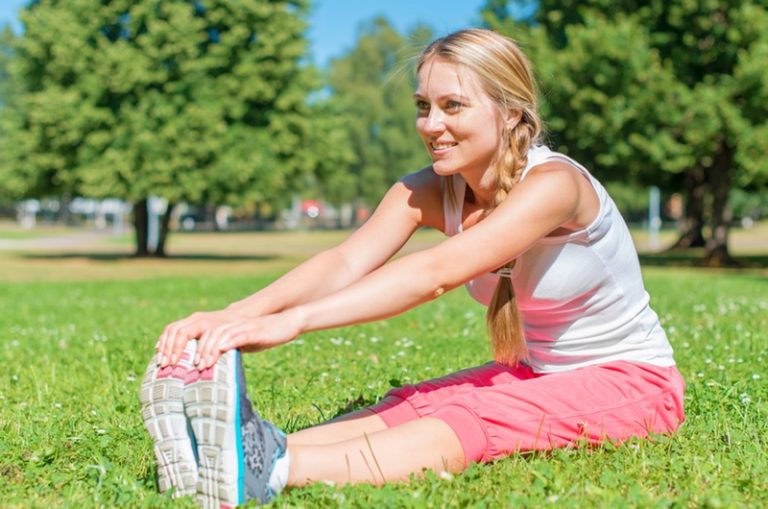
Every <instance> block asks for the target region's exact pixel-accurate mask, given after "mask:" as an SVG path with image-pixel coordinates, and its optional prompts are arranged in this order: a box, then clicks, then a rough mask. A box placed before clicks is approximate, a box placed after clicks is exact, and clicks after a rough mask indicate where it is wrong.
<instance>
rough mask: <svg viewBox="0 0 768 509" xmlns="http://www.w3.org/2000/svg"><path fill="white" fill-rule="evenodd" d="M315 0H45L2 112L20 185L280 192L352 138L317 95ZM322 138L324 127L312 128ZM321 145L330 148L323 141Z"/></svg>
mask: <svg viewBox="0 0 768 509" xmlns="http://www.w3.org/2000/svg"><path fill="white" fill-rule="evenodd" d="M307 10H308V1H307V0H291V1H283V2H262V1H255V0H239V1H226V2H224V1H218V0H201V1H199V2H188V1H184V0H172V1H159V0H141V1H130V2H128V1H117V2H106V3H105V2H100V1H97V0H74V1H68V2H58V1H53V0H49V1H42V2H34V3H33V4H32V5H30V6H29V7H28V8H27V9H25V11H23V13H22V20H23V22H24V25H25V30H24V34H23V36H22V37H20V39H19V42H18V44H17V45H16V48H15V49H16V55H17V58H15V59H14V62H13V67H12V69H13V73H14V75H15V76H17V77H18V78H19V79H20V80H21V81H22V82H23V84H24V93H23V94H22V95H21V96H20V97H18V99H17V100H16V101H15V102H14V104H13V105H12V106H13V107H12V108H9V109H10V110H11V111H9V112H7V114H6V115H4V124H3V125H4V133H3V134H4V136H3V138H2V140H1V141H0V143H2V153H3V156H2V164H3V166H2V168H4V169H3V170H0V171H2V172H3V179H2V182H3V183H2V184H0V186H3V187H5V191H6V192H7V193H11V194H13V195H15V196H29V195H40V194H46V193H70V194H73V193H75V192H76V193H79V194H84V195H87V196H93V197H106V196H115V197H120V198H124V199H126V200H129V201H133V202H136V201H139V200H141V199H144V198H146V197H147V196H150V195H153V196H159V197H163V198H166V199H168V200H169V201H170V202H172V203H174V202H179V201H187V202H192V203H200V204H202V203H213V204H222V203H230V204H235V205H242V204H245V203H248V204H253V203H280V202H285V201H286V200H287V193H286V192H287V191H290V190H294V189H296V188H297V187H299V186H301V185H302V184H304V183H305V181H306V180H307V179H308V178H309V177H310V176H311V175H312V173H313V172H314V171H316V169H317V167H318V166H319V164H320V163H319V162H318V161H324V162H325V164H333V163H336V162H339V161H342V162H343V161H344V160H345V158H347V159H348V156H347V155H345V154H344V150H343V145H342V147H341V148H338V146H337V145H328V146H322V147H318V143H317V140H316V135H315V134H314V133H315V132H317V131H318V130H323V129H327V130H329V131H331V136H337V135H336V134H335V133H334V129H333V127H332V126H331V127H330V128H329V122H328V121H327V120H326V119H324V118H318V117H320V116H322V114H323V113H324V112H323V110H321V109H318V108H315V107H313V105H311V104H309V103H308V101H307V97H308V94H309V93H310V92H312V91H313V90H315V89H316V88H317V86H318V83H319V81H318V77H317V76H316V73H315V72H314V71H313V70H312V69H311V68H308V67H307V66H306V65H304V64H303V63H302V59H303V58H304V57H305V55H306V52H307V43H306V40H305V38H304V35H303V34H304V32H305V30H306V28H307V26H306V22H305V17H306V13H307ZM313 140H314V141H313ZM318 148H322V150H321V153H320V154H316V153H314V151H316V150H317V149H318Z"/></svg>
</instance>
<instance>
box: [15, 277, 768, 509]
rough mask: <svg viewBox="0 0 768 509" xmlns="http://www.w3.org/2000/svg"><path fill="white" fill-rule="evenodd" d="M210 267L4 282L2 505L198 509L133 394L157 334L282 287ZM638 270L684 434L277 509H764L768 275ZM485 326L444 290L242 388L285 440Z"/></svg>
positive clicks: (441, 360)
mask: <svg viewBox="0 0 768 509" xmlns="http://www.w3.org/2000/svg"><path fill="white" fill-rule="evenodd" d="M93 263H98V262H93ZM173 263H175V262H171V265H172V264H173ZM251 263H255V262H251ZM218 266H221V263H220V262H215V263H212V264H211V263H210V262H209V268H210V269H211V270H210V271H209V272H208V273H207V274H204V275H198V276H194V277H193V276H178V275H174V276H169V277H153V278H152V279H134V280H110V279H108V278H105V279H103V280H100V281H90V282H89V281H77V280H75V281H59V282H51V281H24V282H10V283H1V284H0V306H1V308H2V310H3V313H2V315H0V361H2V363H3V367H4V369H3V370H2V374H0V437H1V438H0V501H2V504H0V505H2V506H3V507H50V506H54V507H56V506H65V507H115V506H119V507H172V506H173V507H195V504H194V502H193V501H192V500H185V501H182V502H181V503H175V502H172V501H171V500H170V499H168V498H166V497H163V496H160V495H158V494H157V492H156V486H155V483H156V477H155V471H154V464H153V457H152V453H151V444H150V440H149V438H148V437H147V435H146V434H145V432H144V429H143V426H142V422H141V418H140V415H139V405H138V400H137V392H138V388H139V384H140V382H141V377H142V374H143V372H144V368H145V365H146V362H147V360H148V358H149V356H150V355H151V353H152V346H153V344H154V339H155V337H156V336H157V334H158V333H159V332H160V330H161V328H162V326H163V325H164V324H165V323H167V322H168V321H170V320H173V319H175V318H178V317H180V316H182V315H185V314H187V313H189V312H191V311H193V310H197V309H201V308H215V307H218V306H223V305H225V304H226V303H228V302H230V301H231V300H233V299H235V298H238V297H240V296H242V295H244V294H246V293H249V292H251V291H252V290H254V289H255V288H258V287H261V286H263V285H264V284H266V283H267V282H268V281H269V280H271V279H272V278H274V277H276V276H277V275H278V273H277V272H275V271H274V270H273V271H272V272H271V273H265V274H261V275H260V274H258V273H253V274H251V275H247V276H243V275H235V274H230V273H225V275H218V276H217V275H215V274H211V272H215V268H216V267H218ZM134 269H135V267H134ZM126 270H127V271H130V270H133V269H130V268H129V269H126ZM148 274H149V275H152V274H153V273H152V272H149V273H148ZM645 275H646V279H647V286H648V288H649V291H650V293H651V295H652V303H653V305H654V307H655V308H656V310H657V311H658V312H659V315H660V316H661V318H662V321H663V323H664V324H665V326H666V327H667V330H668V332H669V336H670V340H671V341H672V343H673V346H674V348H675V352H676V358H677V361H678V364H679V367H680V370H681V372H682V373H683V375H684V376H685V378H686V380H687V382H688V391H687V395H686V407H687V414H688V419H687V421H686V423H685V424H684V425H683V427H682V428H681V430H680V431H679V432H678V433H677V434H676V435H674V436H672V437H656V438H655V439H654V440H645V441H640V440H638V441H631V442H630V443H627V444H624V445H622V446H619V447H612V446H606V447H604V448H602V449H599V450H588V449H580V450H562V451H555V452H553V453H549V454H533V455H528V456H515V457H511V458H508V459H505V460H501V461H497V462H495V463H492V464H489V465H482V466H480V465H475V466H472V467H471V468H469V469H468V470H467V471H466V472H465V473H464V474H462V475H457V476H455V477H454V478H453V479H452V480H443V479H440V478H436V477H435V476H428V477H427V478H426V479H424V480H414V481H412V482H411V483H410V484H399V485H388V486H385V487H383V488H373V487H369V486H357V487H344V488H340V489H336V488H332V487H329V486H325V485H316V486H312V487H310V488H307V489H302V490H294V491H292V492H288V493H286V494H283V495H281V496H280V497H278V499H277V500H276V502H275V503H274V505H275V506H281V507H282V506H290V507H326V506H343V507H470V506H471V507H518V506H522V507H547V506H550V507H574V508H575V507H620V506H621V507H759V506H765V505H768V496H767V495H766V493H768V476H767V475H766V472H768V460H767V459H766V450H768V425H766V422H767V421H768V385H767V384H766V380H767V379H768V373H766V370H765V367H764V366H765V364H766V360H768V342H766V336H765V334H766V333H765V331H766V330H768V280H766V279H765V277H764V274H761V273H737V272H730V273H713V272H703V271H695V270H689V269H674V268H672V269H670V268H655V267H654V268H648V269H646V270H645ZM483 329H484V327H483V309H482V308H481V307H480V306H479V305H476V304H474V303H473V302H472V301H471V300H470V299H469V298H468V297H467V296H466V295H465V294H464V292H463V291H456V292H452V293H450V294H448V295H446V296H445V297H444V298H442V299H439V300H437V301H435V302H433V303H430V304H428V305H426V306H423V307H421V308H418V309H416V310H413V311H412V312H409V313H407V314H405V315H402V316H400V317H397V318H395V319H391V320H388V321H384V322H379V323H375V324H369V325H364V326H356V327H352V328H348V329H344V330H335V331H325V332H321V333H314V334H309V335H306V336H305V337H302V338H300V340H298V341H297V342H295V343H293V344H291V345H288V346H285V347H282V348H279V349H275V350H271V351H268V352H264V353H261V354H253V355H249V356H247V357H246V359H245V365H246V374H247V377H248V384H249V390H250V392H251V395H252V398H253V400H254V403H255V404H256V406H257V408H259V409H260V411H261V412H262V413H263V414H264V416H265V417H267V418H269V419H271V420H273V421H274V422H276V423H278V424H279V425H280V426H282V427H284V428H285V429H286V430H287V431H294V430H297V429H301V428H303V427H306V426H308V425H311V424H315V423H318V422H321V421H323V420H324V419H327V418H330V417H333V416H335V415H337V414H339V413H340V412H342V411H344V410H348V409H352V408H357V407H359V406H362V405H366V404H370V403H373V402H375V401H376V400H377V399H378V398H380V397H381V396H382V395H383V394H384V393H385V392H386V391H387V390H388V389H389V388H390V387H391V386H393V385H399V384H402V383H409V382H415V381H418V380H421V379H424V378H429V377H435V376H439V375H442V374H444V373H447V372H450V371H453V370H456V369H460V368H462V367H466V366H470V365H475V364H478V363H481V362H483V361H485V360H486V359H487V356H488V348H487V346H486V342H485V339H484V331H483Z"/></svg>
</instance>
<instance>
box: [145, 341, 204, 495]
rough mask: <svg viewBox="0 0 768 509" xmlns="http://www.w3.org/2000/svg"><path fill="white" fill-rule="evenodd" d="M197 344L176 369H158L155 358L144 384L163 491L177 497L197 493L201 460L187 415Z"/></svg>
mask: <svg viewBox="0 0 768 509" xmlns="http://www.w3.org/2000/svg"><path fill="white" fill-rule="evenodd" d="M196 348H197V341H189V342H188V343H187V346H186V347H185V348H184V352H183V353H182V356H181V360H180V361H179V363H178V364H177V365H176V366H166V367H164V368H160V367H159V366H158V364H159V363H158V357H157V355H155V356H154V357H153V358H152V360H151V361H150V362H149V366H147V372H146V374H145V375H144V379H143V380H142V382H141V392H140V394H139V399H140V400H141V416H142V417H143V418H144V425H145V426H146V428H147V431H148V432H149V436H150V437H152V440H153V441H154V443H155V444H154V451H155V457H156V459H157V484H158V488H159V489H160V492H161V493H163V492H165V491H167V490H170V489H174V490H175V491H174V492H173V496H174V497H182V496H185V495H194V494H195V492H196V490H197V458H196V457H195V455H196V450H195V445H194V436H193V435H192V433H191V429H190V427H189V420H188V419H187V417H186V415H185V414H184V400H183V395H184V381H185V379H186V377H187V374H188V373H189V372H190V371H192V370H194V368H193V367H192V360H193V359H194V358H195V350H196Z"/></svg>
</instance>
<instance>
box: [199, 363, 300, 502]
mask: <svg viewBox="0 0 768 509" xmlns="http://www.w3.org/2000/svg"><path fill="white" fill-rule="evenodd" d="M184 409H185V412H186V414H187V415H188V416H189V420H190V423H191V426H192V431H193V433H194V435H195V439H196V442H197V451H198V459H199V467H198V480H197V497H198V501H199V502H200V504H201V505H202V507H203V508H204V509H214V508H215V509H220V508H227V507H234V506H236V505H239V504H242V503H245V502H247V501H248V500H251V499H256V500H258V501H259V502H261V503H266V502H268V501H270V500H272V499H273V498H274V497H275V495H276V493H275V492H274V490H273V489H272V488H271V487H270V486H269V478H270V475H271V473H272V470H273V468H274V466H275V462H276V461H277V459H279V458H281V457H283V456H284V455H285V452H286V438H285V434H283V433H282V432H281V431H280V430H278V429H277V428H276V427H275V426H274V425H273V424H271V423H270V422H267V421H265V420H263V419H261V418H260V417H259V415H258V414H257V413H256V412H255V411H254V410H253V407H252V405H251V401H250V400H249V399H248V395H247V394H246V392H245V377H244V375H243V366H242V356H241V354H240V351H238V350H230V351H228V352H226V353H224V354H223V355H222V356H221V357H220V358H219V360H218V361H217V363H216V364H215V365H214V366H212V367H210V368H208V369H206V370H203V371H197V370H194V371H193V372H190V374H189V375H188V376H187V381H186V385H185V387H184Z"/></svg>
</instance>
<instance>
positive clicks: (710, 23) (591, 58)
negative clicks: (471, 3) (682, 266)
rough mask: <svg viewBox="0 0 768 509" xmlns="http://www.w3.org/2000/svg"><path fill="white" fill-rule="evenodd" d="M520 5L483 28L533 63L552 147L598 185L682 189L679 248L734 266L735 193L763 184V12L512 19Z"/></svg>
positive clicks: (644, 7)
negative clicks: (694, 248)
mask: <svg viewBox="0 0 768 509" xmlns="http://www.w3.org/2000/svg"><path fill="white" fill-rule="evenodd" d="M521 3H525V2H507V1H503V0H491V1H489V2H488V4H487V6H486V9H485V13H484V14H485V19H486V21H487V22H488V24H489V25H490V26H491V27H492V28H495V29H497V30H500V31H502V32H504V33H507V34H508V35H510V36H512V37H513V38H515V39H518V40H521V41H522V42H523V44H524V46H525V49H526V50H527V51H528V52H529V54H530V55H531V57H532V60H533V61H534V67H535V68H536V71H537V74H538V76H539V79H540V82H541V84H542V92H543V94H542V95H543V97H544V116H545V120H546V121H547V122H548V124H549V128H550V133H551V137H552V139H553V141H554V142H555V144H556V145H557V146H558V147H559V148H561V149H562V150H564V151H566V152H568V153H570V154H573V155H574V156H575V157H577V158H578V159H580V160H582V161H583V162H585V163H586V164H588V165H589V166H591V167H592V168H593V169H594V170H595V171H596V172H597V173H598V174H599V175H600V176H601V177H603V178H607V179H616V180H622V179H624V180H631V181H634V182H638V183H644V184H651V183H653V184H656V185H660V186H662V187H664V188H666V189H667V190H669V191H682V192H683V193H684V195H685V197H686V219H687V221H686V225H685V229H684V231H683V232H682V235H681V239H680V242H679V244H680V245H682V246H689V245H701V244H704V243H706V246H707V250H708V259H709V261H710V262H711V263H712V264H720V263H725V262H727V261H728V259H729V252H728V231H729V227H730V223H731V211H730V207H729V205H728V198H729V194H730V191H731V189H733V188H734V187H736V186H741V187H748V188H752V189H760V188H764V187H765V185H766V183H768V162H766V160H765V158H764V157H763V155H764V154H765V153H766V152H768V70H767V69H768V68H766V66H765V62H766V61H768V59H767V58H766V57H767V56H768V14H767V13H766V6H765V4H764V2H761V1H755V0H734V1H729V2H719V1H715V0H707V1H702V2H684V1H663V0H652V1H650V2H638V1H634V0H627V1H622V2H613V1H608V0H585V1H581V0H580V1H578V2H577V1H575V0H542V1H540V2H538V6H537V8H536V9H535V10H533V13H532V15H531V16H530V18H528V19H524V20H515V19H513V18H512V17H511V16H509V12H510V7H511V6H512V5H513V4H514V5H517V6H518V7H519V5H520V4H521ZM761 154H762V155H761ZM707 226H708V228H707Z"/></svg>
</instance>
